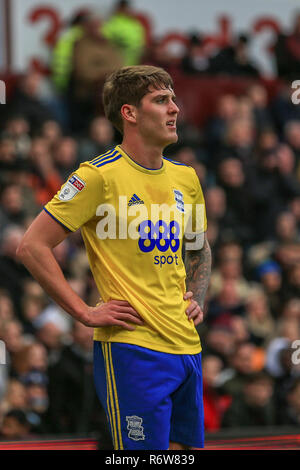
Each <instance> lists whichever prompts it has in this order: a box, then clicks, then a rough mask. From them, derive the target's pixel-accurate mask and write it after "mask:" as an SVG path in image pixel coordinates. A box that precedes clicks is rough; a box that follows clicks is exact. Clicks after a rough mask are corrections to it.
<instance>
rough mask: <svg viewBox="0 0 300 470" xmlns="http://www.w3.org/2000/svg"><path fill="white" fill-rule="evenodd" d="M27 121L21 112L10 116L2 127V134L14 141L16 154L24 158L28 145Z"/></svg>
mask: <svg viewBox="0 0 300 470" xmlns="http://www.w3.org/2000/svg"><path fill="white" fill-rule="evenodd" d="M29 131H30V129H29V123H28V121H27V120H26V119H25V118H24V117H23V116H22V114H20V115H18V114H16V115H14V116H11V117H10V118H9V119H8V121H7V123H6V126H5V127H4V135H6V136H7V137H9V138H11V139H12V140H13V141H14V143H15V148H16V152H17V154H18V155H19V156H20V157H22V158H26V156H27V154H28V151H29V147H30V140H31V139H30V136H29Z"/></svg>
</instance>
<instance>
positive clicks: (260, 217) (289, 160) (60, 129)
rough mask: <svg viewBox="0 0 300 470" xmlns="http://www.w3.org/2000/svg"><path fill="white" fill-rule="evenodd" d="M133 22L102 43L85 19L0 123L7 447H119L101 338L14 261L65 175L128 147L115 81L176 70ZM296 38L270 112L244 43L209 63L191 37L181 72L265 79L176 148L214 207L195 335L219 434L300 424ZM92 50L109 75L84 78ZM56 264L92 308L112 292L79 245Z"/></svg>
mask: <svg viewBox="0 0 300 470" xmlns="http://www.w3.org/2000/svg"><path fill="white" fill-rule="evenodd" d="M128 9H130V5H129V4H128V2H124V1H122V2H119V3H118V6H117V9H116V11H115V13H114V15H113V16H112V19H111V22H110V23H108V24H107V25H104V26H102V33H101V35H99V23H98V18H97V16H93V15H92V16H91V15H90V13H88V14H86V13H82V14H81V15H77V17H76V18H73V19H72V22H71V25H70V26H69V29H68V30H67V31H66V32H65V33H63V34H62V36H61V38H60V40H59V41H58V43H57V45H56V47H55V48H54V50H53V61H52V65H51V67H52V69H51V74H50V76H48V77H45V76H43V75H42V74H40V73H39V72H37V71H32V70H31V71H28V72H26V73H24V75H23V76H22V77H21V78H20V79H19V81H18V83H17V86H16V87H15V89H14V90H13V93H12V95H11V96H10V99H9V101H8V103H7V105H5V106H2V107H1V109H0V113H1V114H0V339H1V340H2V341H4V343H5V345H6V365H5V366H4V365H0V438H1V439H4V440H5V439H19V438H26V437H31V436H35V435H45V434H47V435H57V434H64V435H68V434H74V433H77V434H80V435H83V434H88V433H97V435H99V441H100V442H101V445H102V446H103V448H109V447H110V446H111V443H110V438H109V436H108V432H107V426H106V418H105V416H104V412H103V410H102V408H101V406H100V404H99V402H98V400H97V398H96V394H95V390H94V385H93V376H92V375H93V366H92V336H93V331H92V329H91V328H87V327H85V326H83V325H82V324H80V323H79V322H76V321H73V319H71V317H70V316H69V315H67V314H66V313H65V312H64V311H63V310H62V309H61V308H60V307H58V306H57V305H56V304H55V303H53V302H52V301H51V299H50V298H49V297H48V296H47V295H46V294H45V292H44V291H43V290H42V288H41V287H40V286H39V284H38V283H37V282H36V281H35V280H34V279H33V278H32V277H31V276H30V274H29V273H28V272H27V270H26V269H25V268H24V267H23V266H22V265H20V263H19V262H18V260H17V259H16V248H17V246H18V244H19V242H20V240H21V238H22V236H23V234H24V232H25V230H26V229H27V227H28V226H29V224H30V223H31V221H32V220H33V218H34V217H35V216H36V215H37V214H38V213H39V212H40V211H41V210H42V208H43V205H44V204H45V203H46V202H47V201H49V200H50V199H51V198H52V197H53V195H54V194H55V193H56V192H57V191H58V189H59V188H60V187H61V185H62V184H63V182H64V181H65V180H66V178H67V177H68V175H69V174H70V173H71V172H72V171H73V170H75V169H76V168H77V167H78V166H79V165H80V163H81V162H83V161H86V160H91V159H92V158H94V157H95V156H97V155H99V154H101V153H103V152H105V151H107V150H108V149H110V148H112V147H113V146H114V145H116V144H117V143H119V142H120V135H119V134H118V133H117V132H116V131H115V130H114V129H113V128H112V126H111V124H110V123H109V122H108V121H107V119H106V118H105V117H104V115H103V112H102V109H101V103H100V101H101V100H100V93H101V84H102V83H103V79H104V77H105V75H106V74H107V72H108V71H109V70H110V69H113V68H115V67H116V66H119V65H122V64H134V63H141V62H142V61H144V63H145V62H146V63H156V64H157V65H163V66H164V67H166V68H168V65H169V64H170V62H171V61H172V59H171V58H170V57H169V56H168V55H167V53H166V51H163V50H162V49H161V48H160V49H159V50H158V48H157V47H156V45H155V44H152V45H151V47H148V49H147V48H146V47H145V37H144V32H143V28H141V24H140V23H139V25H137V22H138V20H137V18H135V17H133V15H132V14H131V13H130V10H128ZM122 20H123V23H122ZM133 24H134V25H135V27H134V26H133ZM105 26H106V27H105ZM299 30H300V21H299V17H297V19H296V21H295V28H294V30H293V32H292V33H291V35H290V36H283V35H279V36H278V40H277V43H276V47H275V48H274V54H276V57H278V61H277V62H278V70H279V76H281V77H282V78H284V80H283V83H282V86H281V88H280V91H279V93H278V94H277V95H276V96H274V97H273V99H272V100H270V99H269V98H268V94H267V90H266V89H265V87H264V85H263V84H262V82H261V81H260V79H259V72H258V70H257V69H256V67H255V65H254V64H252V63H251V61H250V60H249V59H248V56H247V45H248V41H249V38H248V37H247V36H246V35H244V34H243V35H240V36H239V37H238V38H237V40H236V41H234V42H233V44H232V45H230V46H228V47H224V48H223V49H221V50H220V51H218V53H215V54H214V56H213V57H208V56H207V55H205V54H204V46H203V41H202V39H201V36H200V35H198V36H197V35H195V34H194V33H193V34H191V37H190V43H189V45H188V47H187V50H186V53H185V54H184V55H183V56H182V59H181V60H180V61H178V60H177V67H179V68H180V69H181V71H182V72H183V73H185V74H186V75H190V74H191V73H192V74H197V73H199V74H200V75H202V74H203V73H204V72H205V73H207V74H212V75H214V74H225V75H226V74H232V75H236V76H246V77H249V76H251V77H252V78H254V79H255V80H254V82H253V84H252V85H251V86H250V87H248V88H247V91H246V92H245V93H243V94H238V95H237V94H236V95H235V94H228V93H226V94H224V95H222V96H220V98H219V99H218V101H217V106H216V111H215V112H214V113H213V115H211V116H210V117H209V119H207V121H206V122H205V124H204V125H201V126H199V125H198V126H197V123H191V122H188V121H186V120H185V118H184V115H185V113H184V110H182V115H183V117H181V118H180V119H179V123H178V134H179V142H178V144H176V145H172V146H170V147H169V148H168V149H166V155H167V156H171V157H172V158H173V159H174V160H177V161H179V162H181V163H185V164H187V165H190V166H192V167H193V168H194V169H195V171H196V173H197V175H198V177H199V180H200V182H201V185H202V187H203V191H204V196H205V201H206V210H207V218H208V238H209V242H210V245H211V247H212V253H213V268H212V276H211V283H210V287H209V291H208V295H207V299H206V306H205V321H204V322H203V324H201V325H200V326H199V327H198V331H199V334H200V337H201V343H202V347H203V377H204V405H205V426H206V430H207V431H218V430H220V429H223V428H228V427H235V428H236V427H245V426H271V425H274V426H275V425H289V426H298V427H299V426H300V107H299V106H297V105H294V104H293V103H292V101H291V93H292V91H293V90H292V89H291V86H290V84H288V81H287V78H288V77H291V76H295V74H297V72H298V70H299V61H300V50H299V48H300V32H299ZM128 31H130V32H131V33H132V36H130V34H129V33H128ZM141 32H142V33H141ZM130 37H131V40H129V39H130ZM122 38H127V39H128V41H127V42H125V41H124V40H122ZM137 38H140V41H139V40H138V39H137ZM99 44H100V45H101V47H99ZM132 44H134V47H132ZM95 45H96V46H97V47H94V46H95ZM87 50H88V51H89V52H90V53H91V54H92V56H93V59H92V60H91V63H92V62H95V63H96V64H97V63H98V64H100V63H101V67H100V68H101V72H100V73H96V75H93V73H94V71H95V70H94V69H93V70H92V69H91V75H90V76H87V75H88V74H87V69H88V64H89V61H88V59H87ZM285 50H288V51H289V54H291V56H289V57H293V59H288V56H287V53H286V52H284V51H285ZM99 54H100V55H101V58H100V55H99ZM104 56H105V57H104ZM82 57H85V58H86V59H87V62H86V63H84V62H82V60H83V59H82ZM143 57H144V59H143ZM297 57H298V62H297V61H296V58H297ZM97 61H98V62H97ZM291 69H292V70H291ZM298 78H299V79H300V77H298ZM175 91H176V94H177V95H178V97H179V98H180V89H176V90H175ZM54 252H55V256H56V259H57V261H58V262H59V264H60V266H61V268H62V270H63V272H64V274H65V276H66V278H67V279H68V281H69V282H70V284H71V285H72V288H73V289H74V290H75V291H76V292H77V293H78V294H79V295H80V296H81V297H82V298H83V299H84V300H85V301H86V302H87V303H88V304H90V305H95V304H96V303H97V301H98V297H99V294H98V292H97V289H96V287H95V284H94V281H93V278H92V276H91V273H90V270H89V267H88V262H87V258H86V255H85V250H84V245H83V241H82V238H81V234H80V231H78V232H75V233H72V234H71V235H70V236H69V237H68V238H67V239H66V240H65V241H64V242H63V243H61V244H60V245H59V246H57V247H56V248H55V250H54Z"/></svg>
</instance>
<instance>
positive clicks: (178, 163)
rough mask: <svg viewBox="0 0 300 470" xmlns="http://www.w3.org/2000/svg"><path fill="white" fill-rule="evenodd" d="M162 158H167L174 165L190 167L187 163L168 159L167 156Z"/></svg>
mask: <svg viewBox="0 0 300 470" xmlns="http://www.w3.org/2000/svg"><path fill="white" fill-rule="evenodd" d="M163 159H164V160H167V161H168V162H171V163H173V164H174V165H180V166H186V167H188V168H190V166H189V165H185V164H184V163H180V162H175V161H174V160H170V159H169V158H166V157H163Z"/></svg>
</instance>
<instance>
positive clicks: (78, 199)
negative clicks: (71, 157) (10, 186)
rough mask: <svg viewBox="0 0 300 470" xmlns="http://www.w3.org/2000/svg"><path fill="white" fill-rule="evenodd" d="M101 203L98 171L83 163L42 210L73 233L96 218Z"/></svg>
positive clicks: (100, 181)
mask: <svg viewBox="0 0 300 470" xmlns="http://www.w3.org/2000/svg"><path fill="white" fill-rule="evenodd" d="M102 201H103V181H102V176H101V174H100V172H99V170H98V169H97V168H95V167H93V166H92V165H90V164H89V163H87V162H84V163H82V164H81V165H80V167H79V168H78V169H77V170H76V171H74V172H73V173H72V174H71V175H70V176H69V178H68V179H67V181H66V182H65V183H64V184H63V185H62V187H61V189H60V190H59V191H58V192H57V194H56V195H55V196H54V197H53V198H52V200H51V201H49V202H48V203H47V204H46V205H45V207H44V209H45V211H46V212H48V213H49V214H50V215H51V216H52V217H53V218H54V219H56V220H57V221H58V222H60V223H61V224H62V225H64V226H65V227H66V228H68V229H69V230H71V231H72V232H75V231H76V230H77V229H78V228H79V227H81V226H82V225H84V224H85V223H86V222H88V221H89V220H91V219H92V218H93V217H95V216H96V210H97V207H98V205H99V204H101V202H102Z"/></svg>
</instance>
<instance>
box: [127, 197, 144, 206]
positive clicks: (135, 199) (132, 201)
mask: <svg viewBox="0 0 300 470" xmlns="http://www.w3.org/2000/svg"><path fill="white" fill-rule="evenodd" d="M135 204H145V203H144V201H142V200H141V199H140V198H139V197H138V196H137V195H136V194H133V196H132V197H131V198H130V200H129V202H128V206H133V205H135Z"/></svg>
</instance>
